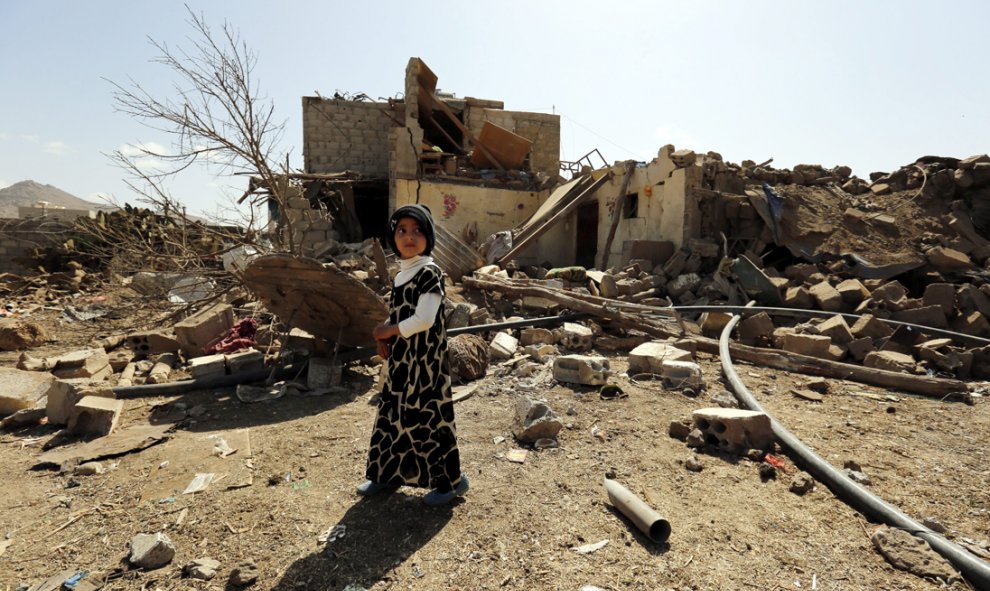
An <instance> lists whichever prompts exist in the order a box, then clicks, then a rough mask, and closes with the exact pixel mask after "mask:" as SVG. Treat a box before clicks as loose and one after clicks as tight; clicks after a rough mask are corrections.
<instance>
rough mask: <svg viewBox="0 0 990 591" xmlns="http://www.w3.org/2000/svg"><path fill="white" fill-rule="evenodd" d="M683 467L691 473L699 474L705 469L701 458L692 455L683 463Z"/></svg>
mask: <svg viewBox="0 0 990 591" xmlns="http://www.w3.org/2000/svg"><path fill="white" fill-rule="evenodd" d="M684 467H685V468H687V469H688V470H690V471H691V472H701V471H702V470H704V469H705V465H704V464H702V463H701V458H699V457H698V456H696V455H692V456H691V457H690V458H688V459H687V461H686V462H684Z"/></svg>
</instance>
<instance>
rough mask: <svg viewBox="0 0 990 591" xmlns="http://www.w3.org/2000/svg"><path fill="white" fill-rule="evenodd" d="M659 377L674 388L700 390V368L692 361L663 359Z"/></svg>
mask: <svg viewBox="0 0 990 591" xmlns="http://www.w3.org/2000/svg"><path fill="white" fill-rule="evenodd" d="M660 375H661V376H662V377H663V379H664V381H665V382H667V383H668V384H670V385H671V387H674V388H695V389H697V388H700V387H701V385H702V380H701V366H700V365H698V364H697V363H694V362H693V361H679V360H676V359H665V360H664V361H663V362H662V363H661V364H660Z"/></svg>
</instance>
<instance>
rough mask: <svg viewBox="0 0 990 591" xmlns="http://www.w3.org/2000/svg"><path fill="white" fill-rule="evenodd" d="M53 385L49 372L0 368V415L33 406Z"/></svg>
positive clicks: (53, 381)
mask: <svg viewBox="0 0 990 591" xmlns="http://www.w3.org/2000/svg"><path fill="white" fill-rule="evenodd" d="M54 387H55V377H54V376H52V375H51V374H47V373H39V372H34V371H23V370H20V369H8V368H0V416H6V415H9V414H13V413H15V412H17V411H19V410H24V409H29V408H32V407H34V406H35V404H36V403H37V402H38V401H39V400H41V399H42V398H44V397H45V396H47V395H48V394H49V393H50V392H51V391H52V389H53V388H54Z"/></svg>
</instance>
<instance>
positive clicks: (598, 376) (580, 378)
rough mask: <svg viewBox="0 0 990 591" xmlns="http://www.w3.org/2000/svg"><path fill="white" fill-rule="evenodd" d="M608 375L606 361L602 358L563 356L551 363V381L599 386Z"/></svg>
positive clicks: (604, 381)
mask: <svg viewBox="0 0 990 591" xmlns="http://www.w3.org/2000/svg"><path fill="white" fill-rule="evenodd" d="M610 373H611V372H609V363H608V359H606V358H604V357H592V356H588V355H563V356H561V357H558V358H557V359H555V360H554V362H553V379H555V380H557V381H558V382H567V383H571V384H582V385H585V386H601V385H603V384H605V383H606V381H607V380H608V376H609V375H610Z"/></svg>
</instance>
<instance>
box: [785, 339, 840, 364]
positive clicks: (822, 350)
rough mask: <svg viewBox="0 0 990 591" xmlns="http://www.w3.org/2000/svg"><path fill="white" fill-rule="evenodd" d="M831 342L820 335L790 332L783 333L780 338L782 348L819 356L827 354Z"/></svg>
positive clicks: (801, 353)
mask: <svg viewBox="0 0 990 591" xmlns="http://www.w3.org/2000/svg"><path fill="white" fill-rule="evenodd" d="M831 344H832V339H830V338H828V337H827V336H822V335H812V334H796V333H791V334H785V335H784V336H783V338H782V339H781V348H782V349H783V350H785V351H790V352H791V353H797V354H799V355H808V356H810V357H819V358H825V357H826V356H827V355H828V347H829V345H831Z"/></svg>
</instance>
